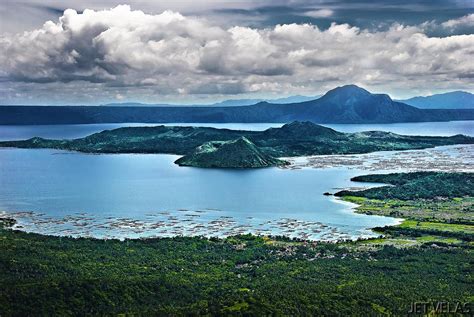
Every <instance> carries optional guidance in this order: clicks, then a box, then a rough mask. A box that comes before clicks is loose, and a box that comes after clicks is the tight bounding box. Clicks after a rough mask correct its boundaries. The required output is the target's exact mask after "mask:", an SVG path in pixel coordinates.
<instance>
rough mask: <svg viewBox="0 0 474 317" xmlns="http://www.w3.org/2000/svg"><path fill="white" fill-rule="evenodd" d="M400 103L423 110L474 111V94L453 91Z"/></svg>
mask: <svg viewBox="0 0 474 317" xmlns="http://www.w3.org/2000/svg"><path fill="white" fill-rule="evenodd" d="M399 101H400V102H403V103H406V104H408V105H411V106H414V107H417V108H423V109H474V94H471V93H469V92H466V91H452V92H448V93H444V94H437V95H432V96H426V97H413V98H410V99H405V100H399Z"/></svg>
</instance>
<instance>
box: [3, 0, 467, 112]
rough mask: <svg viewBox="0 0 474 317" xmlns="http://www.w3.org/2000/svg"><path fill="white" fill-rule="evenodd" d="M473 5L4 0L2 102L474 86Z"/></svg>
mask: <svg viewBox="0 0 474 317" xmlns="http://www.w3.org/2000/svg"><path fill="white" fill-rule="evenodd" d="M473 61H474V0H410V1H409V0H379V1H368V0H352V1H343V0H320V1H308V0H289V1H280V0H273V1H269V0H240V1H223V0H211V1H202V0H193V1H180V0H177V1H143V0H133V1H115V0H85V1H73V0H61V1H59V0H41V1H40V0H28V1H26V0H25V1H22V0H15V1H13V0H2V1H0V104H44V105H59V104H64V105H95V104H104V103H114V102H142V103H182V104H202V103H210V102H215V101H220V100H225V99H239V98H277V97H284V96H290V95H310V96H311V95H318V94H321V93H324V92H326V91H327V90H329V89H332V88H335V87H337V86H341V85H345V84H357V85H359V86H361V87H364V88H366V89H368V90H369V91H371V92H376V93H388V94H390V95H391V96H392V98H407V97H411V96H416V95H430V94H434V93H441V92H447V91H453V90H465V91H471V92H473V91H474V62H473Z"/></svg>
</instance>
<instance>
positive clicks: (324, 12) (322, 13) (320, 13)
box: [305, 9, 334, 18]
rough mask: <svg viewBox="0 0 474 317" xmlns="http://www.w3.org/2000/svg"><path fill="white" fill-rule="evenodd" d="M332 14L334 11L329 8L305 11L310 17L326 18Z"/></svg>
mask: <svg viewBox="0 0 474 317" xmlns="http://www.w3.org/2000/svg"><path fill="white" fill-rule="evenodd" d="M333 14H334V11H333V10H331V9H319V10H312V11H308V12H305V15H306V16H309V17H312V18H328V17H330V16H332V15H333Z"/></svg>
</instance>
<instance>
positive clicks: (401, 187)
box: [336, 172, 474, 200]
mask: <svg viewBox="0 0 474 317" xmlns="http://www.w3.org/2000/svg"><path fill="white" fill-rule="evenodd" d="M351 180H352V181H357V182H372V183H386V184H391V185H393V186H382V187H375V188H370V189H366V190H361V191H347V190H344V191H340V192H338V193H336V196H356V197H365V198H369V199H384V200H386V199H400V200H414V199H437V198H459V197H464V196H471V197H474V173H441V172H415V173H393V174H373V175H363V176H357V177H354V178H352V179H351Z"/></svg>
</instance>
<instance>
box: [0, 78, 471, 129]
mask: <svg viewBox="0 0 474 317" xmlns="http://www.w3.org/2000/svg"><path fill="white" fill-rule="evenodd" d="M295 120H299V121H311V122H314V123H395V122H427V121H450V120H474V109H419V108H416V107H413V106H410V105H407V104H405V103H402V102H398V101H394V100H392V99H391V98H390V97H389V96H388V95H386V94H372V93H370V92H368V91H367V90H365V89H363V88H360V87H358V86H356V85H346V86H342V87H337V88H335V89H333V90H330V91H328V92H327V93H326V94H325V95H324V96H322V97H321V98H318V99H315V100H309V101H304V102H296V103H285V104H279V103H273V102H272V103H269V102H259V103H256V104H254V105H250V106H218V105H217V106H216V105H213V106H200V107H196V106H180V107H176V106H161V107H150V106H147V107H142V106H120V107H114V106H107V107H103V106H52V107H48V106H2V107H0V124H80V123H125V122H142V123H171V122H175V123H179V122H183V123H230V122H242V123H257V122H265V123H272V122H278V123H285V122H291V121H295Z"/></svg>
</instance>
